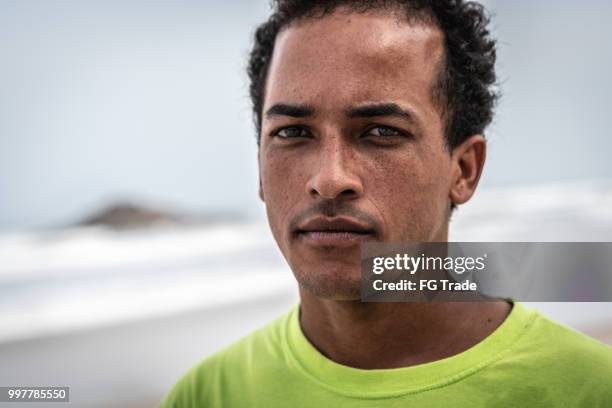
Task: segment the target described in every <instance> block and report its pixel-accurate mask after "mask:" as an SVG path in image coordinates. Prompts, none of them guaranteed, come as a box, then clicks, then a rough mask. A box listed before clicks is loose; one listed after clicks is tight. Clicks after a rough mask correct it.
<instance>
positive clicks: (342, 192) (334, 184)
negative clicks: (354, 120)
mask: <svg viewBox="0 0 612 408" xmlns="http://www.w3.org/2000/svg"><path fill="white" fill-rule="evenodd" d="M350 149H351V147H350V146H345V145H344V144H343V142H338V141H335V142H331V143H327V145H326V146H321V149H320V152H319V157H318V159H319V160H318V167H317V169H316V170H315V172H314V173H313V175H312V176H311V177H310V179H309V180H308V182H307V183H306V189H307V192H308V194H309V195H311V196H313V197H320V198H324V199H337V198H344V199H354V198H358V197H360V196H361V195H362V194H363V184H362V182H361V179H360V177H359V176H358V174H356V172H355V171H354V170H355V169H356V166H357V163H356V161H355V158H354V156H353V155H352V154H351V151H350Z"/></svg>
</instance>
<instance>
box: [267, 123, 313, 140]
mask: <svg viewBox="0 0 612 408" xmlns="http://www.w3.org/2000/svg"><path fill="white" fill-rule="evenodd" d="M275 136H278V137H280V138H283V139H292V138H296V137H308V132H307V131H306V130H305V129H303V128H301V127H297V126H291V127H286V128H283V129H280V130H279V131H277V132H276V133H275Z"/></svg>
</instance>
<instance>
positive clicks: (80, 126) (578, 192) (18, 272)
mask: <svg viewBox="0 0 612 408" xmlns="http://www.w3.org/2000/svg"><path fill="white" fill-rule="evenodd" d="M485 4H486V5H487V6H488V7H489V8H490V10H491V11H492V12H493V15H494V20H493V29H494V33H495V35H496V37H497V38H498V39H499V78H500V82H501V85H502V90H503V94H504V96H503V99H502V100H501V102H500V105H499V108H498V111H497V117H496V120H495V123H494V124H493V126H492V127H491V129H490V131H489V133H488V137H489V140H490V145H489V146H490V153H489V157H488V162H487V166H486V170H485V174H484V178H483V180H482V183H481V188H480V190H479V192H478V194H477V195H476V197H475V198H474V199H473V200H472V202H470V203H469V204H467V205H465V206H464V207H462V208H461V209H460V210H459V211H458V212H457V213H456V214H455V215H454V217H453V223H452V226H451V231H452V233H451V239H452V240H456V241H461V240H465V241H469V240H472V241H612V164H611V162H610V152H611V151H612V137H611V135H610V131H609V127H608V126H607V124H608V123H607V121H608V119H609V116H610V109H609V95H611V94H612V82H611V81H610V80H609V73H610V72H612V47H610V46H609V43H608V39H609V38H610V36H611V35H612V28H610V25H609V24H608V22H609V21H610V19H611V18H612V3H609V2H604V1H601V0H590V1H584V2H580V3H578V2H569V1H567V2H566V1H560V2H555V4H554V7H553V6H551V3H550V1H548V0H530V1H515V2H508V1H502V0H490V1H486V2H485ZM267 11H268V7H267V1H265V0H257V1H255V0H226V1H223V2H212V1H194V0H178V1H172V2H169V1H158V0H153V1H151V0H149V1H146V2H145V1H138V0H122V1H117V0H107V1H77V0H55V1H44V0H23V1H21V0H20V1H17V0H2V1H0V52H1V55H2V63H1V64H0V90H1V92H0V327H1V329H0V386H9V385H31V386H35V385H41V386H43V385H44V386H51V385H55V386H70V387H71V394H70V395H71V401H72V406H79V407H109V406H113V407H114V406H117V407H119V406H120V407H152V406H155V404H156V403H157V402H158V401H159V399H160V398H161V397H162V396H163V395H164V394H165V393H166V392H167V391H168V389H169V388H170V387H171V386H172V385H173V384H174V382H175V381H176V380H177V379H178V377H179V376H180V375H182V374H183V373H184V372H185V371H186V370H187V369H188V368H189V367H191V366H192V365H193V364H195V363H196V362H197V361H198V360H200V359H202V358H204V357H206V356H207V355H209V354H211V353H212V352H214V351H216V350H218V349H220V348H222V347H223V346H225V345H227V344H229V343H230V342H232V341H235V340H237V339H238V338H239V337H241V336H243V335H245V334H247V333H248V332H250V331H251V330H253V329H254V328H256V327H259V326H261V325H263V324H265V323H266V322H268V321H270V320H272V319H273V318H275V317H277V316H279V315H280V314H281V313H283V312H285V311H286V310H288V308H289V307H290V306H291V305H292V304H294V303H295V302H296V299H297V291H296V287H295V286H296V285H295V283H294V281H293V277H292V275H291V272H290V271H289V269H288V267H287V266H286V265H285V263H284V261H283V259H282V256H281V255H280V253H279V251H278V250H277V248H276V245H275V243H274V241H273V239H272V237H271V234H270V233H269V231H268V228H267V224H266V220H265V212H264V207H263V204H262V203H261V202H259V201H258V199H257V163H256V144H255V138H254V132H253V127H252V120H251V113H250V106H249V100H248V96H247V95H248V92H247V90H248V84H247V79H246V74H245V72H244V71H245V64H246V57H247V54H248V50H249V46H250V38H251V35H252V33H253V30H254V27H255V25H256V24H257V23H258V22H261V21H262V20H264V19H265V17H266V14H267ZM533 306H535V307H537V308H539V309H540V310H542V311H543V312H544V313H546V314H548V315H549V316H551V317H553V318H554V319H557V320H559V321H562V322H564V323H565V324H568V325H570V326H572V327H574V328H576V329H577V330H580V331H583V332H585V333H587V334H589V335H591V336H594V337H596V338H598V339H600V340H602V341H605V342H608V343H612V307H611V304H609V303H580V304H577V303H538V304H533ZM20 405H22V406H24V407H25V406H27V404H20ZM0 406H3V404H2V403H0ZM33 406H37V407H40V406H42V405H41V404H34V405H33ZM53 406H61V404H54V405H53Z"/></svg>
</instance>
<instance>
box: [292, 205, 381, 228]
mask: <svg viewBox="0 0 612 408" xmlns="http://www.w3.org/2000/svg"><path fill="white" fill-rule="evenodd" d="M320 216H324V217H329V218H333V217H347V218H352V219H354V220H355V221H357V222H359V223H360V224H363V225H367V226H368V228H371V229H373V230H374V231H375V232H376V233H377V234H378V233H380V231H382V223H381V222H380V221H379V220H378V219H377V218H376V217H374V216H373V215H371V214H368V213H367V212H365V211H363V210H360V209H359V208H356V207H355V206H353V205H352V204H351V203H350V202H347V201H338V200H321V201H317V202H316V203H314V204H312V205H310V206H308V207H307V208H305V209H303V210H301V211H300V212H298V213H297V214H296V215H295V216H293V217H292V218H291V220H290V222H289V228H290V230H291V231H296V230H297V229H299V226H300V225H302V224H304V223H305V222H306V221H308V220H310V219H312V218H315V217H320Z"/></svg>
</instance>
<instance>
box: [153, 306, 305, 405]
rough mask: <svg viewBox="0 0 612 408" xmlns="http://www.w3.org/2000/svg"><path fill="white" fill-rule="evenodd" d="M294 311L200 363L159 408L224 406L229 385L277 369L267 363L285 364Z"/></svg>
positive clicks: (177, 384)
mask: <svg viewBox="0 0 612 408" xmlns="http://www.w3.org/2000/svg"><path fill="white" fill-rule="evenodd" d="M294 310H295V309H292V310H291V311H290V312H289V313H287V314H285V315H283V316H281V317H279V318H278V319H276V320H274V321H273V322H271V323H269V324H268V325H266V326H264V327H262V328H260V329H258V330H256V331H254V332H253V333H251V334H249V335H247V336H245V337H243V338H242V339H240V340H238V341H237V342H235V343H233V344H231V345H230V346H228V347H226V348H224V349H223V350H221V351H218V352H217V353H215V354H213V355H212V356H210V357H207V358H205V359H203V360H202V361H200V362H199V363H197V364H196V365H195V366H193V367H192V368H191V369H190V370H189V371H187V373H185V374H184V375H183V377H181V378H180V379H179V380H178V382H177V383H176V384H175V385H174V387H173V388H172V389H171V391H170V392H169V393H168V394H167V395H166V397H165V398H164V400H163V401H162V403H161V404H160V405H159V408H187V407H199V406H222V404H221V398H222V394H223V393H224V390H225V391H226V392H227V391H230V390H228V386H235V385H237V384H241V383H243V385H248V383H249V382H250V381H252V379H253V378H256V377H257V376H254V375H253V373H254V371H258V373H261V372H263V371H265V369H266V368H270V369H274V368H273V367H267V366H273V365H278V364H282V360H283V359H284V345H283V344H284V343H283V336H284V330H285V326H286V324H287V321H288V319H289V318H290V316H291V314H292V313H294ZM228 379H231V382H230V381H228ZM217 398H218V399H219V401H216V402H215V401H214V400H215V399H217Z"/></svg>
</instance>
